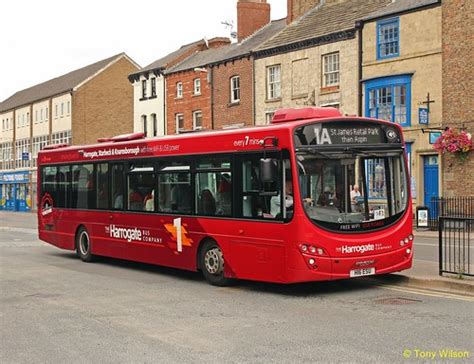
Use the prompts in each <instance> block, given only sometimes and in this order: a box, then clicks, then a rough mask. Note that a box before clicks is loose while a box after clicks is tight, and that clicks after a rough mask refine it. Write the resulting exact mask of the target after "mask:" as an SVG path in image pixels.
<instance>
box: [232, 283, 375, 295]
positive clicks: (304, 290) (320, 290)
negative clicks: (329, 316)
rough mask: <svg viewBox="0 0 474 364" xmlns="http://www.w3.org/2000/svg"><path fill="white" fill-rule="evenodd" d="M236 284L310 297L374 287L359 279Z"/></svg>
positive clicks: (256, 289) (268, 291) (254, 290)
mask: <svg viewBox="0 0 474 364" xmlns="http://www.w3.org/2000/svg"><path fill="white" fill-rule="evenodd" d="M237 286H238V287H239V288H240V289H244V290H247V291H252V292H257V291H258V292H261V293H268V294H277V295H283V296H291V297H303V298H304V297H312V296H321V295H332V294H339V293H349V292H355V291H366V290H371V289H373V288H375V287H374V286H371V285H369V284H367V282H364V281H361V280H359V279H357V278H356V279H343V280H335V281H324V282H305V283H293V284H279V283H264V282H253V281H238V283H237Z"/></svg>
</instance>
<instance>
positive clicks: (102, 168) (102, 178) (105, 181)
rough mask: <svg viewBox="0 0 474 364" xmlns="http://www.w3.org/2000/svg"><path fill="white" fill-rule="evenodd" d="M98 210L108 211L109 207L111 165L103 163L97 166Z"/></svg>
mask: <svg viewBox="0 0 474 364" xmlns="http://www.w3.org/2000/svg"><path fill="white" fill-rule="evenodd" d="M96 177H97V181H96V186H97V189H98V190H97V208H98V209H107V208H108V207H109V165H108V164H107V163H101V164H98V165H97V176H96Z"/></svg>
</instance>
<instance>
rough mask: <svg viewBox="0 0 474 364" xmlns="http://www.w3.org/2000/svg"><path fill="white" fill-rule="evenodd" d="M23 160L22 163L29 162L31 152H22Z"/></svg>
mask: <svg viewBox="0 0 474 364" xmlns="http://www.w3.org/2000/svg"><path fill="white" fill-rule="evenodd" d="M21 160H22V161H28V160H30V153H29V152H22V153H21Z"/></svg>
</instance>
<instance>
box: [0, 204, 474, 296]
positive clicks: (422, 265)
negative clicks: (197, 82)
mask: <svg viewBox="0 0 474 364" xmlns="http://www.w3.org/2000/svg"><path fill="white" fill-rule="evenodd" d="M21 217H24V218H21ZM2 225H3V226H10V227H16V228H30V229H31V228H36V214H35V213H20V212H7V211H0V226H2ZM413 234H414V235H415V240H414V249H415V259H414V260H413V266H412V268H411V269H409V270H406V271H403V272H400V273H392V274H386V275H382V276H374V277H367V278H361V280H362V281H366V282H368V283H370V284H376V285H392V286H401V287H409V288H414V289H424V290H430V291H434V292H444V293H452V294H458V295H463V296H470V297H474V277H466V276H462V277H459V276H457V275H449V274H445V273H444V274H443V276H440V275H439V274H438V270H439V265H438V261H437V248H436V246H437V244H438V232H437V231H429V230H416V229H414V233H413ZM420 240H421V241H423V242H425V241H430V242H431V244H423V243H421V245H430V246H431V249H434V250H436V258H435V259H429V258H428V257H427V256H424V255H422V254H418V257H420V256H421V258H422V259H419V258H417V251H419V252H420V251H421V248H426V246H420V247H418V248H417V241H420ZM435 245H436V246H435ZM420 253H421V252H420ZM431 253H433V251H432V252H431Z"/></svg>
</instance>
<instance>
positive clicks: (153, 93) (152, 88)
mask: <svg viewBox="0 0 474 364" xmlns="http://www.w3.org/2000/svg"><path fill="white" fill-rule="evenodd" d="M155 96H156V78H155V77H152V78H151V97H155Z"/></svg>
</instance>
